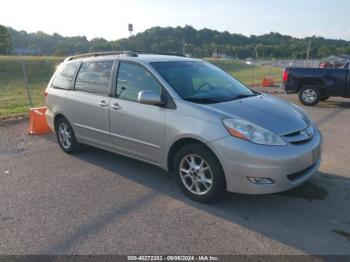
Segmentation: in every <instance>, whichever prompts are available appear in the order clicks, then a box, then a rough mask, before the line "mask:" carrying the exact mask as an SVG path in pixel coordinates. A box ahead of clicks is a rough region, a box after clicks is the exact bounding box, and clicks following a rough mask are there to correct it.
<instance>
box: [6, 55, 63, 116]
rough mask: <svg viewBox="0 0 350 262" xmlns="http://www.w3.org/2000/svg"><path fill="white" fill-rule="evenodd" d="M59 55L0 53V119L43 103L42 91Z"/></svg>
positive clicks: (24, 111)
mask: <svg viewBox="0 0 350 262" xmlns="http://www.w3.org/2000/svg"><path fill="white" fill-rule="evenodd" d="M60 61H62V58H55V57H15V56H3V57H1V56H0V118H1V117H4V116H11V115H18V114H22V113H26V112H28V108H29V107H38V106H42V105H44V96H43V93H44V90H45V88H46V85H47V83H48V81H49V79H50V77H51V76H52V74H53V73H54V71H55V69H56V66H57V64H58V63H59V62H60Z"/></svg>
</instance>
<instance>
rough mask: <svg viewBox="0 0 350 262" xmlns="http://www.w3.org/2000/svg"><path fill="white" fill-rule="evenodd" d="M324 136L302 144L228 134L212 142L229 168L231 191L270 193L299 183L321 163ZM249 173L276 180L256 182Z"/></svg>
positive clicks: (228, 186)
mask: <svg viewBox="0 0 350 262" xmlns="http://www.w3.org/2000/svg"><path fill="white" fill-rule="evenodd" d="M321 145H322V136H321V134H320V132H319V131H318V130H315V134H314V136H313V138H312V139H311V140H309V141H307V142H305V143H302V144H296V145H294V144H288V145H286V146H265V145H257V144H254V143H251V142H249V141H244V140H241V139H236V138H233V137H231V136H227V137H224V138H221V139H218V140H215V141H212V142H211V146H212V148H213V149H214V150H215V151H216V154H217V156H218V158H219V160H220V162H221V164H222V167H223V169H224V172H225V177H226V184H227V191H230V192H237V193H245V194H268V193H276V192H281V191H286V190H288V189H291V188H293V187H296V186H298V185H300V184H302V183H304V182H305V181H306V180H308V179H309V178H310V177H311V176H312V175H313V174H315V173H316V172H317V170H318V168H319V167H320V164H321ZM247 177H261V178H269V179H272V180H273V181H274V183H273V184H253V183H252V182H250V181H249V180H248V179H247Z"/></svg>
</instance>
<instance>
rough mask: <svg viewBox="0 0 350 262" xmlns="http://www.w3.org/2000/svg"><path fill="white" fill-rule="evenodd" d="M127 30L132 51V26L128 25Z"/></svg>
mask: <svg viewBox="0 0 350 262" xmlns="http://www.w3.org/2000/svg"><path fill="white" fill-rule="evenodd" d="M128 30H129V33H130V37H129V38H130V51H132V32H133V31H134V27H133V25H132V24H129V25H128Z"/></svg>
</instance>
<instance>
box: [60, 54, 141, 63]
mask: <svg viewBox="0 0 350 262" xmlns="http://www.w3.org/2000/svg"><path fill="white" fill-rule="evenodd" d="M107 55H127V56H133V57H136V56H137V54H136V53H135V52H132V51H108V52H96V53H86V54H81V55H74V56H69V57H67V58H66V59H64V62H67V61H71V60H74V59H78V58H84V57H96V56H107Z"/></svg>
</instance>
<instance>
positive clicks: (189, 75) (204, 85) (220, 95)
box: [151, 61, 256, 103]
mask: <svg viewBox="0 0 350 262" xmlns="http://www.w3.org/2000/svg"><path fill="white" fill-rule="evenodd" d="M151 65H152V66H153V67H154V68H155V69H156V70H157V71H158V73H159V74H160V75H161V76H162V77H163V78H164V79H165V80H166V81H167V82H168V83H169V84H170V85H171V86H172V87H173V88H174V89H175V90H176V91H177V92H178V94H179V95H180V96H181V97H182V98H183V99H185V100H188V101H193V102H199V103H218V102H223V101H229V100H234V99H239V98H245V97H249V96H254V95H256V94H255V93H254V92H253V91H251V90H250V89H248V88H247V87H245V86H244V85H243V84H241V83H240V82H239V81H237V80H236V79H234V78H233V77H232V76H230V75H229V74H227V73H225V72H224V71H222V70H221V69H219V68H217V67H216V66H214V65H212V64H210V63H206V62H201V61H172V62H153V63H151Z"/></svg>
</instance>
